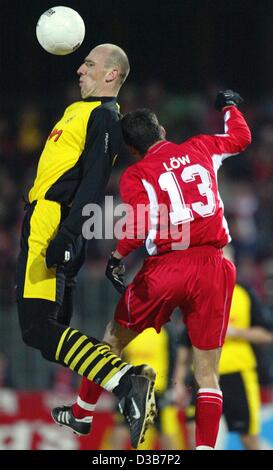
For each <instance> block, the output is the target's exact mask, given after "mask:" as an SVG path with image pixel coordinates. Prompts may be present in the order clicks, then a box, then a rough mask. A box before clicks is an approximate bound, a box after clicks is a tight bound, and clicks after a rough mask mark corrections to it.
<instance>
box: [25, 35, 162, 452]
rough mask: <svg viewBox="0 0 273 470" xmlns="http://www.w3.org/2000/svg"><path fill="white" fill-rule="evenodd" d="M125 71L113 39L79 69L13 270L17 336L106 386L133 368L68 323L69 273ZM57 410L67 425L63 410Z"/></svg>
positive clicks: (109, 154) (107, 153) (102, 176)
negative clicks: (75, 96) (77, 97)
mask: <svg viewBox="0 0 273 470" xmlns="http://www.w3.org/2000/svg"><path fill="white" fill-rule="evenodd" d="M129 70H130V66H129V61H128V58H127V56H126V54H125V52H124V51H123V50H122V49H121V48H120V47H118V46H116V45H114V44H102V45H99V46H97V47H95V48H94V49H92V50H91V52H90V53H89V54H88V55H87V57H86V58H85V60H84V62H83V63H82V65H81V66H80V67H79V69H78V71H77V74H78V75H79V87H80V90H81V96H82V101H78V102H76V103H73V104H72V105H70V106H68V107H67V108H66V109H65V111H64V114H63V116H62V117H61V119H60V120H59V121H58V122H57V123H56V125H55V126H54V128H53V129H52V131H51V132H50V134H49V136H48V138H47V141H46V143H45V146H44V149H43V151H42V154H41V156H40V158H39V161H38V168H37V173H36V178H35V181H34V184H33V186H32V188H31V190H30V192H29V195H28V203H27V204H26V214H25V217H24V221H23V226H22V235H21V250H20V254H19V258H18V263H17V276H16V277H17V286H16V290H17V305H18V314H19V322H20V327H21V331H22V337H23V340H24V342H25V343H26V344H27V345H28V346H31V347H33V348H35V349H38V350H39V351H40V352H41V354H42V356H43V357H44V358H45V359H47V360H49V361H53V362H57V363H60V364H62V365H64V366H68V367H70V369H72V370H75V371H76V372H78V373H79V374H80V375H82V376H84V377H86V378H87V379H89V380H92V379H94V380H95V381H96V383H100V384H101V385H102V386H103V387H105V388H106V389H107V390H109V391H111V390H113V389H115V390H116V387H118V386H119V382H120V380H121V381H122V379H123V378H124V377H126V376H128V375H130V373H131V372H132V371H133V369H132V367H131V366H130V365H128V364H127V363H125V362H124V361H122V360H121V359H119V358H117V356H115V355H114V354H112V352H111V351H110V347H109V346H107V345H105V344H104V345H102V344H100V343H99V342H98V341H96V339H95V338H90V337H87V336H86V335H83V334H82V333H81V332H79V331H77V330H75V329H73V328H70V327H68V325H69V324H70V320H71V316H72V312H73V291H74V287H75V276H76V274H77V272H78V271H79V269H80V267H81V266H82V263H83V261H84V257H85V256H84V255H85V240H84V239H83V236H82V224H83V222H84V220H83V217H82V209H83V207H84V206H85V205H86V204H90V203H99V202H100V199H101V197H102V196H103V195H104V191H105V187H106V184H107V182H108V179H109V176H110V172H111V168H112V165H113V163H114V161H115V158H116V156H117V154H118V152H119V148H120V143H121V130H120V123H119V117H120V116H119V107H118V104H117V101H116V99H117V95H118V92H119V90H120V87H121V86H122V84H123V83H124V81H125V80H126V77H127V75H128V73H129ZM94 366H95V368H94ZM144 381H146V382H145V384H146V392H145V393H144V395H143V392H142V390H141V392H140V395H139V396H140V398H141V400H142V401H141V404H140V405H139V406H140V410H141V415H144V418H141V420H142V421H141V422H139V425H138V431H137V433H136V437H134V439H133V441H132V442H133V444H134V445H137V444H138V442H139V440H141V439H142V437H143V434H144V430H145V420H146V417H145V409H146V411H147V409H148V408H149V407H150V404H151V403H150V402H151V395H152V387H153V383H152V381H151V380H148V379H144ZM127 382H128V381H127ZM141 382H143V377H142V378H141ZM124 383H125V385H126V381H125V382H124ZM124 383H123V385H122V387H121V388H122V390H119V392H118V393H119V396H120V397H122V396H124V394H125V395H126V396H128V393H130V392H129V389H131V385H132V384H129V388H128V383H127V385H126V386H125V389H124ZM138 386H139V384H137V387H138ZM144 388H145V387H144ZM141 389H142V385H141ZM129 407H130V406H129ZM129 407H128V408H129ZM125 408H126V406H125ZM127 411H128V410H127ZM134 413H135V412H134ZM128 415H130V411H128ZM62 416H63V418H64V419H65V422H66V423H67V422H68V420H69V419H68V417H67V416H66V413H64V414H63V415H62ZM133 421H134V419H133ZM133 421H132V419H131V422H133Z"/></svg>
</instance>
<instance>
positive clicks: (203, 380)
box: [194, 370, 219, 389]
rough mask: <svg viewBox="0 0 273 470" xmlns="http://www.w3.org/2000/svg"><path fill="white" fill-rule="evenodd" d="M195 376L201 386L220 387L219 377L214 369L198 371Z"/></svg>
mask: <svg viewBox="0 0 273 470" xmlns="http://www.w3.org/2000/svg"><path fill="white" fill-rule="evenodd" d="M194 377H195V380H196V382H197V383H198V386H199V388H217V389H218V388H219V381H218V377H217V374H216V373H215V372H214V371H209V370H207V371H196V372H195V373H194Z"/></svg>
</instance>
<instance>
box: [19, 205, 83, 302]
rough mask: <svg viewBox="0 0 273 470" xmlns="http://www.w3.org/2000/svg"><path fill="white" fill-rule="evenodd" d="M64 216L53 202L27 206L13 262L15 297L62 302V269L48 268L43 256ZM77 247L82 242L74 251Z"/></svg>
mask: <svg viewBox="0 0 273 470" xmlns="http://www.w3.org/2000/svg"><path fill="white" fill-rule="evenodd" d="M67 213H68V208H67V207H63V206H62V205H61V204H60V203H58V202H55V201H48V200H45V199H41V200H38V201H34V202H33V203H32V204H29V205H28V208H27V211H26V214H25V218H24V221H23V226H22V234H21V246H20V248H21V250H20V254H19V257H18V262H17V273H16V284H17V287H16V289H17V297H18V298H28V299H45V300H50V301H53V302H57V303H59V304H61V303H62V300H63V295H64V287H65V279H66V275H67V272H66V269H64V268H58V269H56V268H50V269H48V268H47V267H46V263H45V254H46V249H47V247H48V244H49V242H50V241H51V240H52V239H53V238H54V237H55V235H56V234H57V231H58V228H59V226H60V224H61V222H62V221H63V220H64V218H65V217H66V216H67ZM80 238H81V239H82V237H80ZM80 241H81V240H80ZM81 248H82V243H81V246H80V244H78V251H79V250H81Z"/></svg>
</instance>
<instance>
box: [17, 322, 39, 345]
mask: <svg viewBox="0 0 273 470" xmlns="http://www.w3.org/2000/svg"><path fill="white" fill-rule="evenodd" d="M21 334H22V339H23V341H24V343H25V344H26V345H27V346H30V347H31V348H35V349H40V348H41V340H40V338H41V336H42V334H43V332H42V331H39V330H38V329H37V327H36V325H33V324H32V325H29V327H26V326H25V327H24V328H21Z"/></svg>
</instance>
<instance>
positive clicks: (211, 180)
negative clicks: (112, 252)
mask: <svg viewBox="0 0 273 470" xmlns="http://www.w3.org/2000/svg"><path fill="white" fill-rule="evenodd" d="M223 116H224V124H225V132H224V134H216V135H198V136H195V137H192V138H190V139H188V140H186V141H185V142H183V143H181V144H179V145H177V144H174V143H172V142H169V141H167V140H162V141H160V142H158V143H156V144H155V145H153V146H152V147H150V149H149V150H148V152H147V153H146V155H144V158H143V159H142V160H141V161H139V162H137V163H135V164H133V165H132V166H130V167H129V168H128V169H127V170H126V171H125V172H124V173H123V175H122V177H121V181H120V195H121V198H122V200H123V202H124V203H126V204H127V205H128V211H127V219H126V223H125V225H124V227H123V238H122V239H121V240H120V241H119V242H118V245H117V250H118V251H119V253H120V254H121V255H122V256H126V255H128V254H129V253H130V252H131V251H133V250H135V249H136V248H138V247H139V246H141V245H142V244H143V243H145V245H146V249H147V251H148V253H149V255H157V254H161V253H166V252H168V251H170V250H179V249H187V248H189V247H193V246H202V245H213V246H215V247H217V248H221V247H223V246H225V245H226V244H227V243H228V242H229V241H230V236H229V231H228V225H227V222H226V220H225V218H224V206H223V202H222V200H221V198H220V195H219V191H218V184H217V171H218V170H219V168H220V166H221V165H222V163H223V161H224V160H225V158H227V157H230V156H233V155H237V154H238V153H240V152H242V151H243V150H245V148H246V147H247V146H248V145H249V144H250V142H251V133H250V130H249V128H248V125H247V123H246V121H245V119H244V117H243V115H242V114H241V112H240V111H239V110H238V109H237V108H236V107H235V106H230V107H227V108H225V110H224V111H223Z"/></svg>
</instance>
